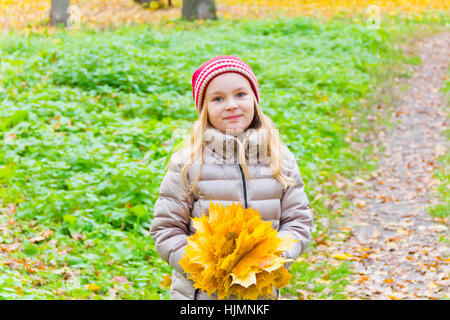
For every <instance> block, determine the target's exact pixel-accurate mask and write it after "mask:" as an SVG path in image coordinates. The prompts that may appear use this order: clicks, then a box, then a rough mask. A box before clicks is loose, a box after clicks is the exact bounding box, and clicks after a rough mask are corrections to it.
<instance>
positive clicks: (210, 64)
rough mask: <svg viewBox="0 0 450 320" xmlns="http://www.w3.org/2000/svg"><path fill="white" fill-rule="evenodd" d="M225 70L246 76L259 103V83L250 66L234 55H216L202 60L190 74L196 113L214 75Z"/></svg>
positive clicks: (225, 71)
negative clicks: (204, 60)
mask: <svg viewBox="0 0 450 320" xmlns="http://www.w3.org/2000/svg"><path fill="white" fill-rule="evenodd" d="M227 72H236V73H239V74H241V75H243V76H244V77H245V78H247V80H248V81H249V82H250V85H251V87H252V90H253V93H254V94H255V97H256V100H257V101H258V103H259V99H260V93H259V84H258V80H257V79H256V76H255V74H254V73H253V70H252V68H251V67H250V66H249V65H248V64H247V63H245V62H244V61H242V60H241V59H239V58H238V57H236V56H233V55H231V56H217V57H214V58H212V59H210V60H208V61H206V62H204V63H203V64H202V65H201V66H200V67H199V68H198V69H197V70H196V71H195V72H194V74H193V75H192V96H193V98H194V101H195V107H196V108H197V111H198V113H200V111H201V107H202V106H203V101H204V99H205V93H206V88H207V87H208V85H209V83H210V82H211V81H212V80H213V79H214V78H215V77H217V76H219V75H221V74H223V73H227Z"/></svg>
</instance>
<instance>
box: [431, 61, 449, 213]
mask: <svg viewBox="0 0 450 320" xmlns="http://www.w3.org/2000/svg"><path fill="white" fill-rule="evenodd" d="M449 77H450V68H448V69H447V79H448V78H449ZM442 91H443V92H444V94H445V95H446V98H447V101H448V102H450V80H447V81H446V82H445V83H444V87H443V89H442ZM448 106H449V104H448V103H447V108H446V112H447V114H448V112H449V111H450V108H449V107H448ZM443 134H444V135H445V137H446V139H447V141H448V140H450V130H449V129H446V130H445V131H444V132H443ZM437 162H438V165H439V170H437V171H436V172H435V173H434V175H433V176H434V177H435V178H437V179H439V181H440V183H439V185H438V186H437V187H435V188H434V193H435V194H436V196H437V197H439V198H440V199H442V202H441V203H439V204H437V205H435V206H433V207H429V208H427V211H428V213H429V214H430V215H431V216H432V217H433V218H443V219H447V218H448V217H449V215H450V191H449V190H450V188H449V179H450V155H449V154H448V153H446V154H444V155H443V156H441V157H440V158H439V159H438V161H437Z"/></svg>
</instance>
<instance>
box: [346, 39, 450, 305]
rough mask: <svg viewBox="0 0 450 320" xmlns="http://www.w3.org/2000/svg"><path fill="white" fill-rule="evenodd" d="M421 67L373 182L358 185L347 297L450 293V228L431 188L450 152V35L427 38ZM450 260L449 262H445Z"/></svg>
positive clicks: (402, 96) (349, 243)
mask: <svg viewBox="0 0 450 320" xmlns="http://www.w3.org/2000/svg"><path fill="white" fill-rule="evenodd" d="M419 48H420V50H419V51H420V52H419V53H418V54H419V56H420V57H421V59H422V65H420V66H417V67H415V68H414V74H413V76H412V78H411V79H409V81H408V82H409V90H408V91H407V92H402V93H400V91H398V92H397V93H398V95H397V96H398V97H399V98H400V99H399V101H398V103H396V106H395V111H394V115H395V116H394V118H392V119H390V120H391V122H392V123H394V124H395V125H394V127H393V128H392V130H391V131H390V132H388V134H386V136H385V137H384V138H383V139H382V140H383V141H382V142H381V143H382V144H383V146H384V148H385V150H384V152H383V154H382V156H381V158H380V161H379V162H378V169H377V170H376V172H375V173H374V179H371V180H369V181H364V182H362V185H359V188H358V189H359V190H353V192H352V193H354V194H357V198H356V199H354V200H353V201H354V202H355V203H356V204H357V206H358V210H357V211H356V212H354V216H353V217H352V218H351V220H352V221H350V222H349V223H350V225H353V227H352V236H351V237H350V238H348V239H347V240H346V241H345V242H343V243H342V247H341V248H340V250H341V251H342V252H347V253H350V254H352V253H353V254H356V256H358V258H357V259H354V261H353V262H352V265H353V267H354V271H355V274H354V276H353V278H352V284H351V285H350V286H349V287H348V290H349V291H348V294H349V296H350V297H351V298H354V299H418V298H419V299H440V298H443V297H449V296H450V293H449V284H450V280H449V272H450V267H449V261H448V258H449V246H448V244H446V243H445V242H439V241H438V239H439V236H440V235H442V234H444V235H447V236H448V225H444V224H442V223H437V222H434V221H433V219H432V218H431V217H430V215H429V214H428V213H427V212H426V211H425V208H426V207H427V206H430V205H432V204H434V203H435V202H436V201H437V199H434V198H433V196H432V192H431V187H432V185H433V183H435V181H434V180H433V178H432V174H433V171H434V170H436V166H437V164H436V158H437V157H439V156H442V155H443V154H444V153H445V152H448V143H447V142H446V140H445V138H444V137H443V136H441V131H442V130H443V129H444V128H448V127H449V125H450V121H449V119H448V115H447V114H446V113H445V111H444V106H445V103H446V100H445V97H444V95H443V94H442V91H440V89H441V87H442V84H443V79H444V77H445V72H446V69H447V66H448V63H449V61H450V32H446V33H442V34H439V35H435V36H433V37H431V38H428V39H426V40H424V41H423V42H421V43H420V45H419ZM445 260H447V261H445Z"/></svg>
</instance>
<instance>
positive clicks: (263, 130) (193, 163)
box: [150, 56, 312, 299]
mask: <svg viewBox="0 0 450 320" xmlns="http://www.w3.org/2000/svg"><path fill="white" fill-rule="evenodd" d="M192 90H193V97H194V101H195V105H196V108H197V112H198V113H199V119H198V120H197V121H196V122H195V123H194V126H193V129H192V131H191V136H190V138H189V139H188V141H187V145H186V146H185V148H183V149H181V150H179V151H178V152H176V153H175V154H174V155H173V156H172V157H171V159H170V162H169V165H168V171H167V173H166V175H165V176H164V178H163V181H162V183H161V186H160V191H159V192H160V193H159V198H158V200H157V201H156V203H155V207H154V219H153V221H152V224H151V230H150V232H151V237H152V238H153V239H154V240H155V243H156V249H157V251H158V253H159V254H160V255H161V257H162V258H163V259H164V260H165V261H166V262H167V263H169V264H170V265H171V266H172V267H173V268H174V270H173V274H172V285H171V288H170V296H171V299H217V296H216V295H214V294H213V295H211V296H208V295H207V294H206V292H203V291H200V290H199V289H195V288H194V286H193V282H192V281H191V280H189V279H187V274H185V272H184V270H183V269H182V268H181V266H180V265H179V264H178V261H179V260H180V259H181V257H182V256H183V254H184V248H185V247H186V245H187V241H186V240H187V237H188V236H189V235H191V234H193V233H194V232H195V230H194V229H193V225H192V222H191V217H201V216H202V215H203V214H204V213H205V214H208V208H209V204H210V202H214V203H220V204H222V205H224V206H227V205H230V204H232V203H233V202H235V203H236V202H240V203H241V204H242V205H243V206H244V207H245V208H249V207H253V208H254V209H256V210H258V212H259V213H260V214H261V218H262V219H263V220H264V221H272V227H273V228H274V229H275V230H277V231H278V232H279V235H280V236H285V235H289V236H291V237H292V238H295V239H298V240H300V241H298V242H296V244H295V245H293V246H292V248H290V249H289V250H288V251H286V252H285V253H284V254H283V255H284V256H285V257H288V258H291V259H294V260H295V259H297V257H298V256H299V255H300V254H301V253H302V252H303V251H304V250H305V249H306V247H307V246H308V244H309V242H310V235H311V228H312V215H311V211H310V208H309V201H308V199H307V196H306V194H305V191H304V183H303V180H302V177H301V175H300V171H299V169H298V166H297V163H296V160H295V158H294V156H293V154H292V153H291V152H290V151H289V149H288V148H287V147H286V146H284V145H283V144H282V143H281V141H280V138H279V135H278V131H277V130H276V129H275V126H274V124H273V122H272V121H271V120H270V119H269V118H268V117H267V116H266V115H264V113H263V112H262V110H261V108H260V106H259V101H260V92H259V85H258V81H257V79H256V77H255V75H254V73H253V71H252V69H251V67H250V66H249V65H248V64H246V63H245V62H244V61H242V60H240V59H239V58H237V57H235V56H218V57H215V58H213V59H211V60H209V61H207V62H205V63H203V64H202V66H201V67H200V68H198V69H197V70H196V71H195V73H194V74H193V76H192ZM289 265H290V264H289ZM289 265H287V267H289ZM274 294H275V296H276V297H279V293H278V292H277V290H274Z"/></svg>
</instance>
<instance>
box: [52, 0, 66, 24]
mask: <svg viewBox="0 0 450 320" xmlns="http://www.w3.org/2000/svg"><path fill="white" fill-rule="evenodd" d="M69 5H70V0H52V9H51V10H50V24H51V25H52V26H56V25H57V24H58V23H63V24H64V25H65V26H67V22H68V20H69V12H68V9H69Z"/></svg>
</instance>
